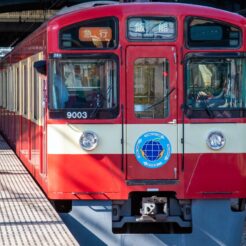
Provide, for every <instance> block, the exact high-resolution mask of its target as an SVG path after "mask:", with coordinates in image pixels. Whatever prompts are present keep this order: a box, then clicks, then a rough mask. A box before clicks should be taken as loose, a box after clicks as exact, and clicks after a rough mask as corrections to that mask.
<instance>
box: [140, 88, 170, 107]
mask: <svg viewBox="0 0 246 246" xmlns="http://www.w3.org/2000/svg"><path fill="white" fill-rule="evenodd" d="M174 91H175V88H172V89H171V90H170V91H169V92H168V93H167V94H166V95H165V96H164V97H163V98H162V99H161V100H160V101H158V102H156V103H154V104H152V105H150V106H149V107H147V108H145V109H144V110H149V109H151V108H154V107H156V106H157V105H159V104H161V103H163V102H164V101H165V100H166V99H167V98H168V97H169V96H170V95H171V94H172V93H173V92H174Z"/></svg>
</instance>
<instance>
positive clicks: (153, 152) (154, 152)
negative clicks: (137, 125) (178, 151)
mask: <svg viewBox="0 0 246 246" xmlns="http://www.w3.org/2000/svg"><path fill="white" fill-rule="evenodd" d="M171 153H172V148H171V144H170V142H169V140H168V138H167V137H166V136H164V135H163V134H162V133H160V132H146V133H144V134H143V135H142V136H140V137H139V138H138V140H137V142H136V144H135V156H136V158H137V160H138V162H139V163H140V164H141V165H143V166H144V167H147V168H159V167H161V166H163V165H164V164H166V163H167V162H168V160H169V159H170V157H171Z"/></svg>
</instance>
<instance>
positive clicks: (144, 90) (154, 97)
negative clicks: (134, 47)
mask: <svg viewBox="0 0 246 246" xmlns="http://www.w3.org/2000/svg"><path fill="white" fill-rule="evenodd" d="M168 91H169V63H168V61H167V60H166V59H165V58H139V59H137V60H136V61H135V64H134V111H135V115H136V117H137V118H153V119H155V118H157V119H158V118H165V117H167V116H168V99H167V100H166V95H167V94H168Z"/></svg>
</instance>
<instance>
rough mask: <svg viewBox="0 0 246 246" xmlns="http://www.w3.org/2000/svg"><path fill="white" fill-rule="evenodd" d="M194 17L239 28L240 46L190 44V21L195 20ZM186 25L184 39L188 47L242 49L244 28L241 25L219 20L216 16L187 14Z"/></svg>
mask: <svg viewBox="0 0 246 246" xmlns="http://www.w3.org/2000/svg"><path fill="white" fill-rule="evenodd" d="M193 19H199V20H204V21H208V22H214V23H218V24H221V25H224V26H228V27H233V28H235V29H238V31H239V44H238V46H234V47H231V46H192V45H189V23H190V22H191V21H192V20H193ZM184 23H185V25H184V39H185V47H186V48H187V49H190V50H210V49H216V50H235V49H240V48H241V47H242V43H243V42H242V38H243V30H242V28H240V27H239V26H237V25H235V24H232V23H229V22H226V21H222V20H218V19H216V18H207V17H203V16H187V17H186V18H185V22H184Z"/></svg>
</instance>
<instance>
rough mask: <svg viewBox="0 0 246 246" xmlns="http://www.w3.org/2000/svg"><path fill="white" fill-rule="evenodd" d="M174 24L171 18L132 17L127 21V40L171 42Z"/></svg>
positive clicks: (174, 30)
mask: <svg viewBox="0 0 246 246" xmlns="http://www.w3.org/2000/svg"><path fill="white" fill-rule="evenodd" d="M175 36H176V23H175V20H174V19H173V18H171V17H156V18H150V17H134V18H130V19H129V20H128V38H129V39H132V40H148V39H151V40H153V39H154V40H173V39H174V38H175Z"/></svg>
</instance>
